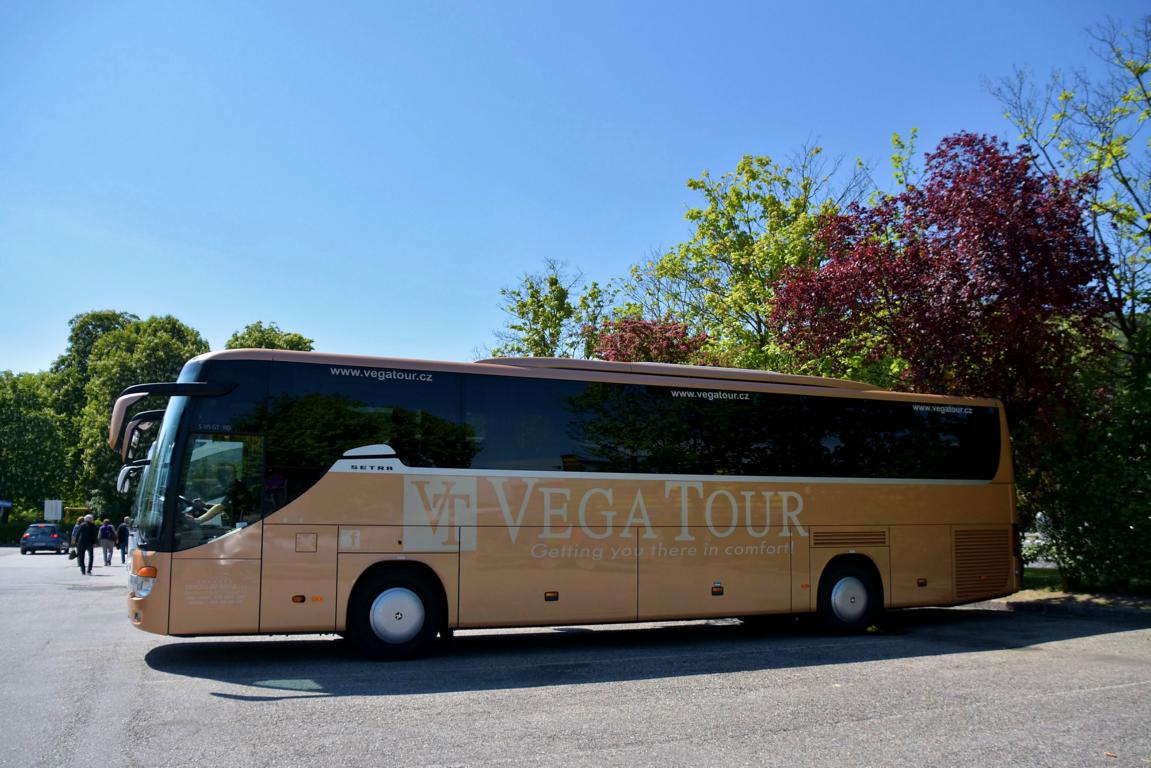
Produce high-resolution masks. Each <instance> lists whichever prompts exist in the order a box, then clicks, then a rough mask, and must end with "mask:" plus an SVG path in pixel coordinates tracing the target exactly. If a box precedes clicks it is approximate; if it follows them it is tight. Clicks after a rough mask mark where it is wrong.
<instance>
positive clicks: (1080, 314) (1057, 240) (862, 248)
mask: <svg viewBox="0 0 1151 768" xmlns="http://www.w3.org/2000/svg"><path fill="white" fill-rule="evenodd" d="M1082 192H1083V190H1082V189H1081V188H1080V187H1079V186H1077V185H1076V184H1075V183H1073V182H1069V181H1064V180H1060V179H1057V178H1054V177H1052V176H1047V175H1044V174H1042V173H1040V172H1039V171H1038V170H1037V169H1036V167H1035V165H1034V163H1033V162H1032V158H1031V156H1030V155H1029V154H1028V152H1027V151H1026V150H1025V149H1023V148H1020V149H1018V150H1015V151H1010V150H1009V149H1008V147H1007V145H1005V144H1003V143H1000V142H998V141H996V140H994V139H992V138H988V137H986V136H980V135H975V134H971V133H960V134H957V135H954V136H951V137H948V138H946V139H944V140H943V141H942V142H941V143H940V145H939V147H938V148H937V149H936V150H935V151H934V152H933V153H931V154H928V155H927V158H926V166H925V173H924V181H923V183H922V184H921V185H920V186H911V187H908V188H907V189H905V190H904V191H903V192H902V193H901V194H899V195H896V196H893V197H888V198H886V199H884V200H883V201H881V202H879V203H878V204H876V205H874V206H872V207H861V206H854V207H853V208H852V209H851V210H850V211H849V212H848V213H846V214H844V215H840V216H836V217H833V218H832V219H830V220H829V221H828V223H827V224H826V225H825V227H824V228H823V230H822V231H821V233H820V240H821V241H822V243H823V245H824V247H825V249H826V254H827V259H826V261H825V262H824V263H823V264H822V265H821V266H819V267H814V268H807V269H795V270H792V271H791V272H790V273H789V274H788V275H787V276H786V278H785V281H784V285H783V286H782V288H781V289H780V291H779V292H778V294H777V304H776V308H775V311H774V315H773V319H774V322H775V323H776V325H777V328H778V329H779V332H780V334H781V336H782V338H783V340H784V342H785V343H786V344H787V345H789V346H790V347H791V348H792V349H793V350H794V351H795V352H796V353H797V354H798V355H800V356H801V357H807V358H808V359H818V358H823V357H825V356H835V357H837V358H839V359H841V360H844V361H846V360H848V359H850V358H852V357H854V358H855V359H856V361H859V360H864V361H873V362H875V361H885V362H886V363H888V364H889V365H888V369H889V370H894V371H895V372H896V373H897V374H898V377H897V379H896V381H895V385H896V386H899V387H903V388H907V389H913V390H918V391H933V392H942V393H951V394H961V395H982V396H989V397H998V398H1001V399H1002V400H1004V401H1005V402H1007V404H1008V407H1009V414H1011V415H1013V416H1014V417H1016V418H1015V420H1018V419H1020V418H1023V419H1030V418H1032V417H1034V416H1037V415H1040V412H1042V411H1043V410H1044V409H1047V408H1050V407H1051V406H1052V404H1053V403H1055V402H1057V401H1059V400H1060V398H1061V395H1062V393H1063V392H1064V390H1065V388H1066V385H1067V383H1068V382H1069V381H1070V380H1071V378H1072V375H1073V370H1074V366H1075V364H1076V358H1077V355H1081V354H1083V350H1085V349H1091V347H1092V345H1093V344H1095V343H1096V342H1097V341H1098V340H1099V339H1100V338H1101V323H1100V318H1101V317H1102V315H1103V313H1104V311H1105V306H1104V299H1103V295H1102V292H1101V290H1100V286H1101V284H1102V280H1103V278H1104V275H1105V270H1106V262H1105V261H1104V260H1103V259H1102V258H1100V255H1099V253H1098V252H1097V250H1096V247H1095V245H1094V243H1093V241H1092V238H1091V237H1090V235H1089V233H1088V232H1087V230H1086V228H1085V226H1084V221H1085V216H1084V207H1083V206H1084V204H1083V196H1082ZM829 363H830V364H829ZM823 370H824V371H826V372H828V373H836V371H835V360H834V359H833V360H831V361H827V360H825V361H824V365H823ZM839 373H844V372H843V371H840V372H839Z"/></svg>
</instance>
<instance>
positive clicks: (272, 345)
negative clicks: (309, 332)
mask: <svg viewBox="0 0 1151 768" xmlns="http://www.w3.org/2000/svg"><path fill="white" fill-rule="evenodd" d="M312 344H313V340H312V339H309V338H307V337H306V336H302V335H300V334H298V333H289V332H287V331H281V330H280V327H279V326H278V325H276V324H275V323H268V324H267V325H264V323H263V322H262V321H257V322H254V323H251V324H249V325H246V326H244V329H243V330H241V331H236V332H235V333H233V334H232V336H231V338H229V339H228V341H227V342H226V343H225V344H224V349H294V350H298V351H300V352H311V351H312Z"/></svg>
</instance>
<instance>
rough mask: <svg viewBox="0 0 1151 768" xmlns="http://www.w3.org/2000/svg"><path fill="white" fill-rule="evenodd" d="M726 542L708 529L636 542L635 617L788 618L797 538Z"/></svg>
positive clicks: (745, 536) (738, 530)
mask: <svg viewBox="0 0 1151 768" xmlns="http://www.w3.org/2000/svg"><path fill="white" fill-rule="evenodd" d="M733 528H734V532H733V533H732V534H730V535H728V536H726V537H724V538H719V537H717V536H715V535H714V534H712V533H711V532H710V531H709V530H708V528H706V527H688V528H680V527H675V528H656V529H654V533H655V534H656V536H657V538H655V539H650V540H645V539H641V540H640V542H641V543H640V559H639V617H640V619H641V620H643V621H650V620H657V619H676V618H685V619H687V618H701V617H707V616H743V615H754V614H760V613H786V612H788V611H790V610H791V552H792V548H793V543H792V542H793V541H796V540H798V537H789V538H780V537H778V536H771V537H768V538H764V537H753V536H751V535H750V534H749V533H748V532H747V530H746V529H745V528H743V527H735V526H733Z"/></svg>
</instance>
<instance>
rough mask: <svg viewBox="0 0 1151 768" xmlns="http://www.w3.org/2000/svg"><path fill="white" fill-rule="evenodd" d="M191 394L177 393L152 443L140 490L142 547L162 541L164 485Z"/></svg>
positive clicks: (138, 510) (139, 538)
mask: <svg viewBox="0 0 1151 768" xmlns="http://www.w3.org/2000/svg"><path fill="white" fill-rule="evenodd" d="M187 403H188V398H186V397H173V398H172V399H171V401H170V402H169V403H168V408H167V411H166V412H165V415H164V423H163V425H162V426H161V427H160V434H159V435H157V436H156V442H155V444H154V445H153V446H152V449H151V452H150V456H151V461H150V462H149V463H148V465H147V466H146V467H145V468H144V475H143V477H142V478H141V480H140V490H139V493H138V495H137V497H136V529H137V533H136V536H137V541H138V543H139V546H140V547H141V548H142V549H148V548H154V547H155V546H156V544H157V543H158V542H159V541H160V533H161V531H162V530H163V527H164V489H165V488H167V486H168V476H169V474H170V473H171V468H172V452H173V450H174V449H175V447H176V433H177V431H178V427H179V424H180V417H181V416H182V415H183V413H184V408H185V407H186V406H187Z"/></svg>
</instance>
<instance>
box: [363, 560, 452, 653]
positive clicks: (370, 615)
mask: <svg viewBox="0 0 1151 768" xmlns="http://www.w3.org/2000/svg"><path fill="white" fill-rule="evenodd" d="M443 623H444V615H443V608H442V604H441V601H440V600H439V596H438V590H437V589H436V588H435V585H434V584H433V583H432V582H431V580H430V579H428V578H427V577H426V576H424V575H423V574H420V573H417V572H415V571H407V570H384V571H377V572H376V573H373V574H369V575H367V576H365V577H364V579H363V581H361V582H360V583H359V584H357V585H356V588H355V590H354V591H353V592H352V598H351V601H350V603H349V606H348V638H349V639H350V640H351V641H352V643H353V644H354V645H355V646H356V648H357V649H358V650H359V651H360V652H361V653H363V654H365V655H366V656H370V657H372V658H377V659H411V658H414V657H416V656H419V655H421V654H423V653H425V652H426V651H427V650H428V647H429V646H430V645H431V642H432V640H433V639H435V637H436V635H437V634H438V633H439V632H440V630H441V629H442V625H443Z"/></svg>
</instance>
